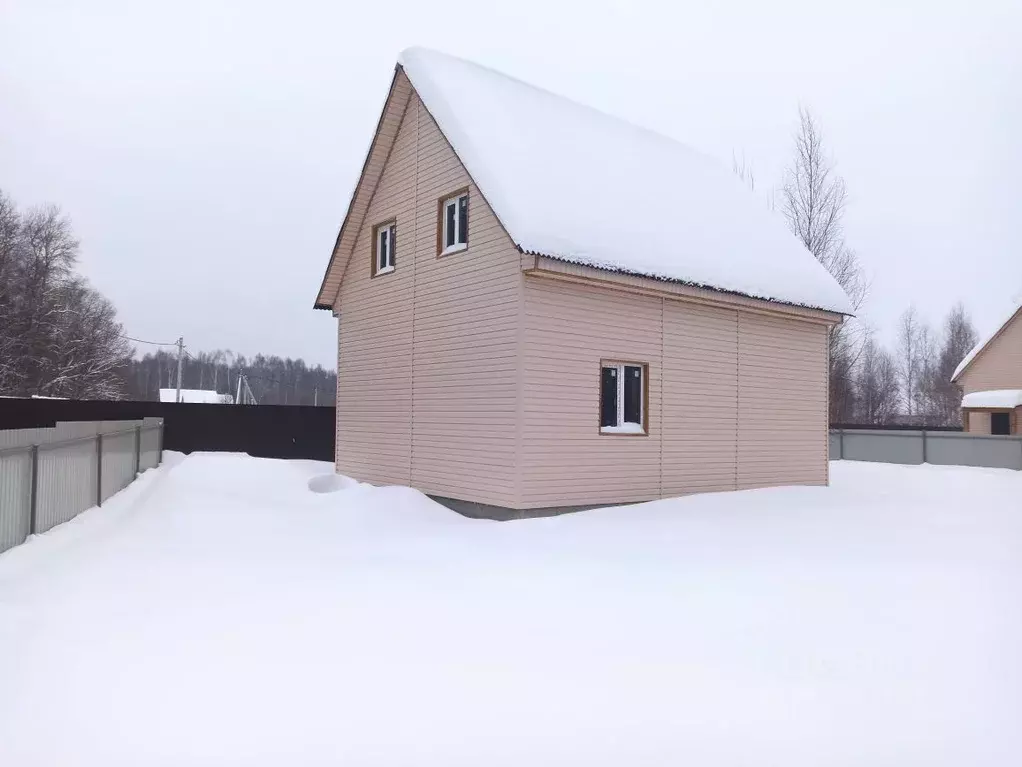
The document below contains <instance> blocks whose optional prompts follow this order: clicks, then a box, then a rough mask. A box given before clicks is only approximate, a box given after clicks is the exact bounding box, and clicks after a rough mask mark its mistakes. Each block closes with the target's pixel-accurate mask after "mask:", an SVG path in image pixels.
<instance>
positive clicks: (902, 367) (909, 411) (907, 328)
mask: <svg viewBox="0 0 1022 767" xmlns="http://www.w3.org/2000/svg"><path fill="white" fill-rule="evenodd" d="M919 333H920V323H919V315H918V314H917V313H916V309H915V307H914V306H910V307H909V308H908V309H906V310H905V311H904V312H903V313H902V315H901V319H899V320H898V380H899V381H900V383H901V401H902V405H903V407H904V409H905V413H906V415H909V416H911V415H914V414H915V406H916V404H917V402H918V395H919V377H920V353H919V352H920V349H919V347H920V341H919Z"/></svg>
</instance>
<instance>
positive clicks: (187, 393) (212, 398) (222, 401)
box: [160, 389, 234, 405]
mask: <svg viewBox="0 0 1022 767" xmlns="http://www.w3.org/2000/svg"><path fill="white" fill-rule="evenodd" d="M181 401H182V402H197V403H205V404H214V405H232V404H234V397H233V396H231V395H230V394H220V393H219V392H215V391H212V390H209V389H182V390H181ZM160 402H177V389H160Z"/></svg>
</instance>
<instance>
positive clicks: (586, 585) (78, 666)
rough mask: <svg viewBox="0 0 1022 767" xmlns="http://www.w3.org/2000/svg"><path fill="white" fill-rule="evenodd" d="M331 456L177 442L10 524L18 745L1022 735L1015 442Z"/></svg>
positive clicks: (728, 757)
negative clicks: (16, 526)
mask: <svg viewBox="0 0 1022 767" xmlns="http://www.w3.org/2000/svg"><path fill="white" fill-rule="evenodd" d="M328 470H329V466H328V465H326V464H317V463H313V462H284V461H269V460H260V459H253V458H248V457H245V456H238V455H226V454H220V455H212V454H200V455H193V456H191V457H189V458H183V457H182V456H179V455H174V454H170V455H168V460H167V463H166V465H165V466H164V467H163V468H161V469H159V470H157V471H154V472H149V473H147V475H145V476H144V477H143V478H142V479H141V480H140V481H139V482H137V483H136V484H135V485H133V486H132V487H130V488H128V489H127V490H125V491H124V492H122V493H121V494H120V495H118V496H117V497H116V498H115V499H113V500H112V501H111V502H110V503H109V504H108V505H106V506H104V507H103V508H102V509H94V510H91V511H89V512H87V513H86V514H84V515H82V516H81V517H79V518H78V519H77V520H75V521H73V522H72V523H70V524H68V525H65V526H63V527H61V528H59V529H56V530H54V531H52V532H51V533H49V534H47V535H45V536H41V537H39V538H36V539H34V540H32V541H31V542H29V543H28V544H27V545H25V546H21V547H19V548H16V549H14V550H12V551H10V552H8V553H7V554H4V555H3V556H0V764H2V765H4V766H5V767H7V766H11V767H15V766H17V767H20V766H21V765H48V766H52V765H62V766H66V765H88V766H89V767H92V766H95V767H115V766H118V765H131V767H138V766H139V765H168V766H169V765H174V766H175V767H182V766H185V765H199V764H201V765H273V767H281V765H302V766H303V767H308V766H310V765H327V764H329V765H374V766H384V765H386V766H389V765H395V766H396V765H402V766H407V765H417V766H418V767H425V766H428V765H437V766H438V767H441V766H442V767H461V766H462V765H465V766H467V765H472V767H481V766H482V765H485V766H486V767H503V766H509V765H515V766H516V767H517V766H520V765H533V766H535V765H558V767H564V766H569V765H585V766H586V767H601V766H602V765H615V766H623V765H628V766H631V765H672V767H673V766H675V765H698V766H705V765H756V766H757V767H760V766H765V765H783V766H784V767H798V766H801V765H806V766H807V767H808V766H810V765H812V767H818V766H820V765H828V766H833V765H868V766H869V767H878V766H880V765H898V767H904V766H905V765H926V766H927V767H935V766H938V765H955V767H959V766H960V765H970V767H977V766H978V765H997V766H998V767H1004V766H1005V765H1011V764H1019V763H1022V731H1020V730H1022V728H1020V726H1019V725H1020V722H1022V474H1020V473H1018V472H1010V471H1001V470H996V469H969V468H946V467H944V468H936V467H929V466H924V467H901V466H889V465H879V464H865V463H835V464H833V465H832V475H833V476H832V479H833V486H832V487H831V488H829V489H828V488H781V489H774V490H758V491H751V492H744V493H730V494H720V495H704V496H698V497H692V498H687V499H681V500H671V501H660V502H655V503H649V504H644V505H641V506H632V507H625V508H618V509H606V510H600V511H594V512H588V513H584V514H576V515H569V516H562V517H557V518H552V519H540V520H531V521H523V522H511V523H495V522H486V521H475V520H468V519H464V518H462V517H459V516H457V515H455V514H454V513H452V512H449V511H447V510H446V509H444V508H443V507H440V506H437V505H435V504H433V503H432V502H430V501H428V500H427V499H425V498H424V497H423V496H421V495H419V494H418V493H416V492H415V491H412V490H409V489H407V488H396V487H389V488H372V487H368V486H364V485H355V484H354V483H345V482H342V481H334V480H331V479H329V478H320V479H314V478H316V477H317V476H319V475H322V474H323V473H324V472H325V471H328ZM310 480H314V481H313V482H312V485H313V488H312V489H310V487H309V485H310Z"/></svg>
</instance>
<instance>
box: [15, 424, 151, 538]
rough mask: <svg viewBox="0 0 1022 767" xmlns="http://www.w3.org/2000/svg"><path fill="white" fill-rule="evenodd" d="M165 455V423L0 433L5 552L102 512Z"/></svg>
mask: <svg viewBox="0 0 1022 767" xmlns="http://www.w3.org/2000/svg"><path fill="white" fill-rule="evenodd" d="M162 453H163V419H160V418H146V419H144V420H142V421H95V422H84V423H83V422H75V423H58V424H57V425H56V426H55V427H53V428H50V429H10V430H7V431H0V552H2V551H5V550H7V549H9V548H11V547H12V546H17V545H18V544H19V543H23V542H24V540H25V539H26V538H27V537H28V536H29V535H31V534H33V533H42V532H45V531H47V530H49V529H50V528H51V527H53V526H54V525H59V524H61V523H62V522H67V521H68V520H70V519H73V518H74V517H75V516H76V515H78V514H79V513H81V512H83V511H85V510H86V509H88V508H90V507H92V506H101V505H102V504H103V502H104V501H106V500H107V499H108V498H110V497H111V496H112V495H113V494H114V493H116V492H118V491H119V490H122V489H124V488H125V487H127V486H128V485H130V484H131V483H132V481H134V479H135V477H136V476H137V474H138V473H139V472H141V471H145V470H146V469H151V468H153V467H155V466H158V465H159V463H160V460H161V457H162Z"/></svg>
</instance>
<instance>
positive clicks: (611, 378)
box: [600, 362, 649, 434]
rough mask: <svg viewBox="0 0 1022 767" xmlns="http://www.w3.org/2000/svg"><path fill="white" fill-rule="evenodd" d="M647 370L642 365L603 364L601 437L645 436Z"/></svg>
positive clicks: (646, 430)
mask: <svg viewBox="0 0 1022 767" xmlns="http://www.w3.org/2000/svg"><path fill="white" fill-rule="evenodd" d="M648 372H649V370H648V366H647V365H646V364H645V363H641V362H602V363H601V364H600V433H601V434H646V433H647V432H648V429H647V428H646V427H647V419H646V415H647V410H648V402H647V400H648V399H649V396H648V389H649V387H648V385H647V378H648Z"/></svg>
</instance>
